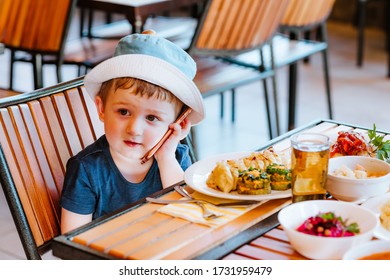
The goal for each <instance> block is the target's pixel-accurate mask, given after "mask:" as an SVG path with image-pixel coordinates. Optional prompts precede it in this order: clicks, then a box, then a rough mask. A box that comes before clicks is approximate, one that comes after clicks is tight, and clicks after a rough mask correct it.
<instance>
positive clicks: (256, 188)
mask: <svg viewBox="0 0 390 280" xmlns="http://www.w3.org/2000/svg"><path fill="white" fill-rule="evenodd" d="M270 183H271V182H270V175H269V174H267V173H266V172H264V171H262V170H261V169H256V168H252V167H250V168H249V169H248V170H244V171H242V172H240V174H239V176H238V180H237V192H238V193H239V194H251V195H258V194H270V193H271V184H270Z"/></svg>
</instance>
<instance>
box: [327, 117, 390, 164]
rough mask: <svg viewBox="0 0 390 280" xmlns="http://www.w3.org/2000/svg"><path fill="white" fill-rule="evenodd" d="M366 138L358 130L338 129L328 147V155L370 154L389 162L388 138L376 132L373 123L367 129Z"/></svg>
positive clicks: (389, 145)
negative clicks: (334, 139) (332, 142)
mask: <svg viewBox="0 0 390 280" xmlns="http://www.w3.org/2000/svg"><path fill="white" fill-rule="evenodd" d="M367 136H368V140H366V138H365V137H364V135H363V134H362V133H360V132H358V131H353V130H350V131H340V132H339V133H338V136H337V140H336V142H335V143H334V144H333V145H332V146H331V147H330V157H331V158H332V157H337V156H352V155H356V156H370V157H376V158H378V159H380V160H383V161H386V162H388V163H390V139H386V140H385V139H384V138H385V136H386V135H385V134H378V133H377V131H376V126H375V124H374V125H373V129H369V130H368V131H367Z"/></svg>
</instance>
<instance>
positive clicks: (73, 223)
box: [61, 208, 92, 234]
mask: <svg viewBox="0 0 390 280" xmlns="http://www.w3.org/2000/svg"><path fill="white" fill-rule="evenodd" d="M90 221H92V214H87V215H82V214H77V213H74V212H71V211H68V210H66V209H64V208H62V209H61V233H62V234H64V233H67V232H69V231H71V230H73V229H75V228H78V227H79V226H82V225H85V224H87V223H89V222H90Z"/></svg>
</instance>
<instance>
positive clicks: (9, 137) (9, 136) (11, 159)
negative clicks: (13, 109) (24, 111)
mask: <svg viewBox="0 0 390 280" xmlns="http://www.w3.org/2000/svg"><path fill="white" fill-rule="evenodd" d="M0 112H1V123H2V126H1V131H0V132H1V133H0V140H1V146H2V149H3V152H4V154H5V157H6V159H7V163H8V166H9V170H10V172H11V174H12V178H13V181H14V183H15V185H16V188H17V192H18V195H19V199H20V200H21V203H22V205H23V209H24V212H25V214H26V218H27V220H28V222H29V224H30V225H31V226H30V227H31V231H32V234H33V236H34V238H35V240H36V242H37V244H38V245H41V244H43V243H44V238H43V237H42V235H41V233H40V230H39V228H38V226H36V224H37V221H36V218H35V213H34V211H35V210H34V209H33V205H32V204H31V203H30V197H29V194H28V189H27V188H26V187H25V184H24V180H23V177H22V172H23V170H21V168H20V167H19V163H18V159H20V158H23V154H22V153H21V150H20V148H18V146H17V145H16V146H15V147H14V145H13V144H14V143H18V136H17V133H16V132H15V129H14V126H13V124H12V120H11V117H10V114H9V112H8V110H7V109H0ZM34 225H35V226H34Z"/></svg>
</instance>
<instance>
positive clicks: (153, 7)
mask: <svg viewBox="0 0 390 280" xmlns="http://www.w3.org/2000/svg"><path fill="white" fill-rule="evenodd" d="M201 2H203V0H78V2H77V6H79V7H80V8H87V9H94V10H102V11H105V12H108V13H117V14H124V15H125V16H126V18H127V20H128V21H129V23H130V24H131V26H132V27H133V32H134V33H140V32H142V30H143V26H144V24H145V21H146V19H147V18H148V17H149V16H151V15H154V14H160V13H162V12H169V11H173V10H175V9H178V8H181V7H189V6H191V5H195V4H199V3H201Z"/></svg>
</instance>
